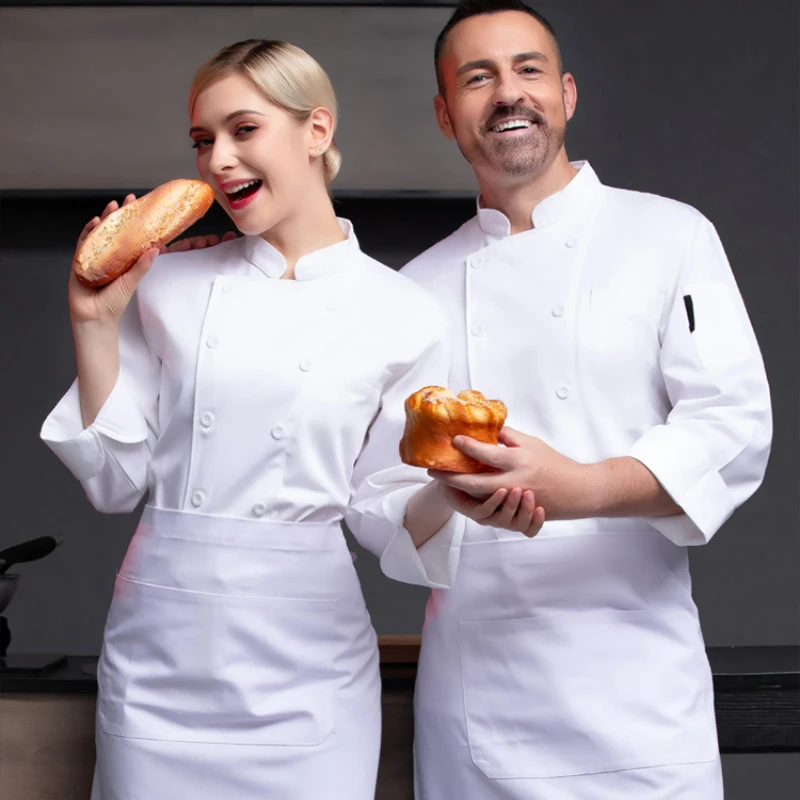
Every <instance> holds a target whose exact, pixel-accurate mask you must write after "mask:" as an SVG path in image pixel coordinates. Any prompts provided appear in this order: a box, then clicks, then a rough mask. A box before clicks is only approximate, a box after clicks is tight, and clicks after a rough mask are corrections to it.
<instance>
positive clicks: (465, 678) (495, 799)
mask: <svg viewBox="0 0 800 800" xmlns="http://www.w3.org/2000/svg"><path fill="white" fill-rule="evenodd" d="M588 522H589V523H590V524H591V525H592V528H593V530H595V531H596V530H598V524H599V526H600V528H599V530H600V531H601V532H600V533H593V534H589V535H586V534H581V533H580V530H581V526H582V525H583V524H584V523H580V522H576V523H574V526H573V525H572V524H571V525H570V527H572V530H571V531H570V533H568V534H567V535H563V536H549V537H547V536H543V537H542V538H535V539H532V540H528V539H524V538H521V537H514V538H505V539H502V540H499V541H483V542H474V543H465V544H464V545H462V551H461V558H460V562H459V568H458V573H457V577H456V582H455V585H454V586H453V588H452V589H451V590H449V591H434V593H433V595H432V597H431V599H430V601H429V605H428V609H427V614H426V623H425V624H426V628H425V635H424V637H423V647H422V651H421V654H420V662H419V672H418V677H417V687H416V697H415V719H416V736H415V764H416V783H417V789H416V797H417V800H464V798H475V800H620V799H621V798H629V797H630V798H634V797H635V798H637V800H651V799H652V800H655V798H658V799H659V800H662V798H663V799H664V800H666V797H667V795H665V794H664V793H663V792H664V787H665V786H669V787H670V794H669V800H719V798H721V797H722V782H721V776H720V768H719V760H718V747H717V739H716V728H715V719H714V705H713V695H712V680H711V672H710V669H709V666H708V662H707V659H706V656H705V648H704V643H703V638H702V635H701V632H700V627H699V622H698V617H697V611H696V608H695V605H694V603H693V602H692V600H691V595H690V592H689V583H690V578H689V571H688V558H687V554H686V550H685V548H681V547H678V546H676V545H674V544H672V543H671V542H670V541H669V540H668V539H667V538H666V537H664V536H663V535H662V534H661V533H659V532H658V531H655V530H653V529H652V528H649V527H648V526H647V525H645V524H644V523H643V522H641V521H637V520H600V521H598V520H591V521H588Z"/></svg>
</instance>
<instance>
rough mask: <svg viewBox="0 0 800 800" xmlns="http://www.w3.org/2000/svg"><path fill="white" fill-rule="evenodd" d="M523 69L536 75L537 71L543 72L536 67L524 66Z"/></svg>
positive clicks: (528, 73) (526, 72) (527, 73)
mask: <svg viewBox="0 0 800 800" xmlns="http://www.w3.org/2000/svg"><path fill="white" fill-rule="evenodd" d="M522 71H523V72H524V73H525V74H526V75H535V74H536V73H538V72H541V70H540V69H537V68H536V67H523V69H522Z"/></svg>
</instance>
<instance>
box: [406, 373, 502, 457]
mask: <svg viewBox="0 0 800 800" xmlns="http://www.w3.org/2000/svg"><path fill="white" fill-rule="evenodd" d="M405 411H406V425H405V431H404V432H403V438H402V439H401V441H400V458H401V459H402V460H403V462H404V463H406V464H410V465H411V466H412V467H425V468H426V469H439V470H444V471H447V472H484V471H486V470H488V469H489V467H486V466H485V465H483V464H482V463H481V462H480V461H476V460H475V459H474V458H471V457H470V456H468V455H466V454H465V453H462V452H461V451H460V450H457V449H456V448H455V447H454V446H453V437H454V436H458V435H463V436H470V437H472V438H473V439H477V440H478V441H479V442H485V443H487V444H497V443H498V440H499V436H500V429H501V428H502V427H503V425H504V424H505V421H506V417H507V416H508V409H507V408H506V406H505V404H504V403H502V402H501V401H500V400H487V399H486V398H485V397H484V396H483V394H481V393H480V392H477V391H473V390H469V391H464V392H461V393H459V394H458V395H456V394H454V393H453V392H451V391H450V390H449V389H444V388H442V387H441V386H426V387H425V388H424V389H420V390H419V391H418V392H415V393H414V394H412V395H411V396H410V397H409V398H408V399H407V400H406V402H405Z"/></svg>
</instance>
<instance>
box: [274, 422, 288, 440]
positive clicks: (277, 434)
mask: <svg viewBox="0 0 800 800" xmlns="http://www.w3.org/2000/svg"><path fill="white" fill-rule="evenodd" d="M284 436H286V431H285V430H284V429H283V428H282V427H281V426H280V425H276V426H275V427H274V428H273V429H272V438H273V439H283V437H284Z"/></svg>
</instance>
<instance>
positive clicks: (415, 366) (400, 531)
mask: <svg viewBox="0 0 800 800" xmlns="http://www.w3.org/2000/svg"><path fill="white" fill-rule="evenodd" d="M449 361H450V359H449V346H448V341H447V334H446V328H445V326H444V323H442V326H441V331H440V332H439V333H437V334H436V336H435V337H434V338H433V339H431V341H430V342H429V343H428V345H427V347H426V348H425V350H424V352H422V353H421V355H420V356H419V357H418V358H417V359H416V360H415V361H413V363H411V365H410V366H408V367H407V368H406V369H405V370H404V371H403V372H402V374H400V375H399V376H398V377H396V378H395V379H393V380H392V381H391V382H390V383H389V385H388V386H387V387H386V389H385V391H384V393H383V396H382V398H381V409H380V412H379V413H378V415H377V417H376V418H375V420H374V421H373V423H372V425H371V426H370V430H369V434H368V437H367V441H366V443H365V445H364V448H363V450H362V452H361V455H360V456H359V458H358V461H357V462H356V465H355V468H354V471H353V478H352V483H353V487H354V494H353V497H352V500H351V503H350V506H349V508H348V510H347V513H346V515H345V521H346V523H347V526H348V527H349V528H350V530H351V531H352V532H353V535H354V536H355V537H356V539H357V540H358V542H359V543H360V544H361V545H362V546H364V547H365V548H367V549H368V550H370V551H371V552H372V553H374V554H375V555H377V556H378V557H379V558H380V562H381V569H382V570H383V572H384V573H385V574H386V575H388V576H389V577H390V578H394V579H395V580H399V581H403V582H405V583H416V584H420V585H423V586H431V587H436V588H448V587H449V586H451V585H452V580H453V577H454V574H455V570H456V567H457V563H458V554H459V552H460V545H461V541H462V539H463V536H464V526H465V519H464V517H463V516H461V515H460V514H453V516H452V517H451V518H450V520H449V521H448V522H447V523H446V524H445V525H444V526H443V527H442V528H441V529H440V530H439V531H438V532H437V533H436V534H435V535H434V536H433V537H431V539H429V540H428V541H427V542H426V543H425V544H424V545H422V547H420V548H419V549H417V548H416V547H415V545H414V542H413V540H412V539H411V534H410V533H409V532H408V531H407V530H406V529H405V527H403V520H404V518H405V513H406V507H407V505H408V501H409V500H410V499H411V497H412V496H413V495H414V494H415V493H416V492H417V491H419V489H420V488H421V487H422V486H424V485H425V484H426V483H427V482H428V481H429V478H428V475H427V473H426V471H425V470H424V469H420V468H417V467H409V466H407V465H405V464H403V463H402V462H401V461H400V456H399V451H398V445H399V443H400V439H401V437H402V435H403V429H404V427H405V408H404V402H405V399H406V398H407V397H408V396H409V395H411V394H413V393H414V392H416V391H417V390H419V389H421V388H422V387H424V386H431V385H438V386H445V385H446V384H447V375H448V370H449Z"/></svg>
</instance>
